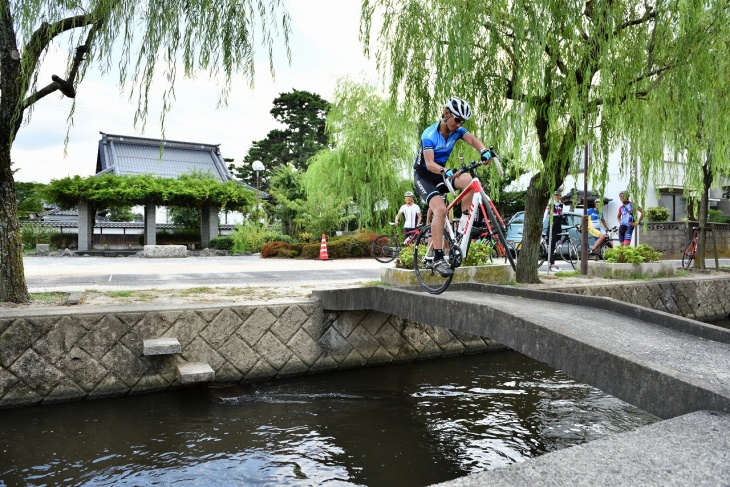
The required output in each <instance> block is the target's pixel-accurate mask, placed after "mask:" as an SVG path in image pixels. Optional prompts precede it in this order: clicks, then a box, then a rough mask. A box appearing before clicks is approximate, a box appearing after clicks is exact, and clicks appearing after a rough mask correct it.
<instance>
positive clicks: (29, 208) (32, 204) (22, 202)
mask: <svg viewBox="0 0 730 487" xmlns="http://www.w3.org/2000/svg"><path fill="white" fill-rule="evenodd" d="M45 187H46V185H45V184H43V183H21V182H18V183H16V184H15V197H16V200H17V208H18V218H20V219H27V218H28V217H29V216H30V215H33V214H38V213H41V212H43V210H44V207H43V188H45Z"/></svg>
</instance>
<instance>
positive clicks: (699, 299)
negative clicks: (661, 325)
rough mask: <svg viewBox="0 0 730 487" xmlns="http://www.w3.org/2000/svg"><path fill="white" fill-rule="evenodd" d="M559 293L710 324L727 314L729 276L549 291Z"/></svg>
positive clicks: (575, 287) (565, 288)
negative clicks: (607, 299) (660, 312)
mask: <svg viewBox="0 0 730 487" xmlns="http://www.w3.org/2000/svg"><path fill="white" fill-rule="evenodd" d="M551 290H552V291H557V292H561V293H568V294H580V295H583V296H602V297H606V298H613V299H616V300H618V301H622V302H624V303H630V304H635V305H637V306H642V307H644V308H649V309H655V310H658V311H664V312H667V313H672V314H675V315H679V316H684V317H685V318H691V319H695V320H700V321H710V320H715V319H719V318H726V317H727V316H728V313H730V275H727V274H724V275H720V276H716V277H698V278H694V279H691V278H685V279H678V280H667V279H657V280H654V281H636V282H633V283H626V282H622V283H616V284H608V283H606V284H604V285H601V286H570V287H563V288H556V289H551Z"/></svg>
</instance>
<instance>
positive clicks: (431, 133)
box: [413, 122, 467, 169]
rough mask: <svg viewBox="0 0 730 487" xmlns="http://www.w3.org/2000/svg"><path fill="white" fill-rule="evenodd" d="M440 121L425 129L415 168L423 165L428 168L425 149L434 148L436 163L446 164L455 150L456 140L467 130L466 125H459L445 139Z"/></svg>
mask: <svg viewBox="0 0 730 487" xmlns="http://www.w3.org/2000/svg"><path fill="white" fill-rule="evenodd" d="M440 123H441V122H436V123H435V124H433V125H431V126H429V127H428V128H426V130H424V131H423V134H422V135H421V150H420V151H418V155H417V156H416V160H415V163H414V164H413V167H414V168H416V167H421V168H423V169H426V160H425V159H424V158H423V151H425V150H432V151H433V160H434V161H435V162H436V164H438V165H440V166H444V165H445V164H446V161H448V160H449V156H450V155H451V151H453V150H454V145H455V144H456V142H457V141H458V140H459V139H463V138H464V135H465V134H466V132H467V131H466V129H465V128H464V127H459V128H458V129H456V131H455V132H452V133H451V134H450V135H449V137H448V139H444V137H443V135H441V133H440V132H439V124H440Z"/></svg>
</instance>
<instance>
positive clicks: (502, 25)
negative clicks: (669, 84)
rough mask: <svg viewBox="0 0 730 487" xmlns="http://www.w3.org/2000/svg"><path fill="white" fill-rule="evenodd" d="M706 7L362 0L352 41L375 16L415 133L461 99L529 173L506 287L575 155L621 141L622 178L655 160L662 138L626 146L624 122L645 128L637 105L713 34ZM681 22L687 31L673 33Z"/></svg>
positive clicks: (665, 0)
mask: <svg viewBox="0 0 730 487" xmlns="http://www.w3.org/2000/svg"><path fill="white" fill-rule="evenodd" d="M709 3H710V5H709V6H708V4H707V2H683V1H679V0H653V1H652V0H648V1H641V2H637V1H627V0H589V1H584V0H568V1H566V0H545V1H541V2H533V1H531V0H484V1H479V2H477V1H473V0H456V1H454V0H450V1H446V0H405V1H404V2H398V3H396V2H392V1H390V0H363V5H362V15H363V16H362V29H361V37H362V38H363V39H370V38H371V29H372V26H373V19H374V18H377V17H378V16H382V19H383V22H382V28H381V31H380V32H379V35H378V36H377V38H378V39H379V40H380V44H379V48H378V50H377V56H376V57H377V61H378V66H379V69H381V70H382V73H383V74H384V76H385V78H386V79H389V80H390V90H391V95H392V96H393V97H404V98H405V99H406V100H407V101H408V104H407V105H408V106H411V107H416V108H417V110H418V112H417V113H415V114H414V115H415V116H417V117H418V119H419V120H421V123H422V124H423V125H425V123H426V120H429V119H432V118H433V117H434V116H435V115H437V114H438V112H439V111H440V109H441V104H442V103H443V101H444V100H445V99H447V98H448V97H449V96H451V95H452V94H453V95H457V96H461V97H464V98H466V99H467V100H469V101H470V102H472V104H473V108H474V110H475V113H476V116H475V117H476V121H475V123H474V124H473V127H476V130H475V132H476V135H477V137H479V138H481V140H483V141H485V143H487V144H493V145H494V146H495V148H496V149H497V151H498V152H500V149H501V151H502V152H509V153H511V154H513V155H514V156H513V157H514V159H513V162H515V160H517V161H518V163H519V164H521V165H522V166H523V167H524V169H525V170H527V171H532V172H533V173H534V175H533V177H532V178H531V179H530V183H529V187H528V190H527V195H526V208H525V227H524V239H523V247H522V250H521V254H520V255H521V258H520V259H519V262H518V266H517V280H518V281H519V282H538V275H537V269H536V266H535V265H534V263H535V262H536V261H537V255H538V250H539V242H540V233H541V231H542V216H543V211H544V209H545V207H546V205H547V203H548V200H549V197H550V195H551V194H552V192H553V190H554V189H556V188H557V187H559V186H560V185H561V184H562V182H563V180H564V179H565V177H566V176H567V175H568V174H569V173H570V172H571V171H574V172H577V170H578V164H577V160H578V157H579V156H578V153H579V149H580V147H582V146H583V145H584V144H586V143H588V142H591V144H592V146H593V147H594V154H595V159H596V160H598V161H608V155H609V153H610V152H611V151H612V149H613V148H614V147H616V146H617V145H618V144H622V145H623V146H624V147H625V150H623V151H622V171H623V172H625V173H629V171H628V170H627V169H628V168H630V167H633V164H634V162H635V161H636V159H637V158H638V157H640V158H641V160H642V163H643V164H645V165H646V166H645V167H649V166H650V165H655V166H656V165H659V164H663V161H664V158H663V151H662V150H657V149H658V147H661V146H662V141H657V142H656V144H655V145H653V146H652V145H650V144H633V142H634V141H635V137H634V134H635V133H637V132H639V130H637V127H636V125H635V124H637V123H655V122H656V120H651V119H650V118H649V116H648V114H647V112H646V110H645V108H644V106H643V104H644V103H645V102H646V99H647V98H648V97H650V96H651V95H652V91H654V89H655V88H656V87H657V86H658V85H660V84H661V82H662V80H663V78H664V77H665V76H666V74H667V73H668V72H669V71H671V70H673V69H677V68H681V67H682V66H683V65H684V64H685V63H686V62H687V57H686V56H687V55H688V54H691V53H692V50H693V49H700V48H701V47H702V46H701V44H702V43H701V36H700V35H698V33H700V32H701V33H702V34H703V35H713V34H715V32H714V30H713V29H714V28H713V27H712V26H711V25H710V24H711V19H712V16H713V15H726V11H725V10H724V9H725V6H726V5H727V1H722V2H720V0H716V1H714V2H713V1H711V2H709ZM376 14H377V15H376ZM685 17H687V18H692V19H693V21H694V22H695V23H694V25H689V24H688V25H687V29H679V28H678V22H680V19H683V18H685ZM368 49H369V48H368V47H367V46H366V52H368ZM703 86H704V83H699V84H698V85H697V89H700V90H701V89H703ZM642 117H643V118H642ZM627 141H628V142H629V143H628V144H626V142H627ZM643 170H644V169H643ZM597 173H598V178H597V179H594V181H596V180H598V181H600V184H598V186H605V183H606V178H607V174H608V173H607V171H606V170H605V168H598V170H597ZM637 189H638V190H639V191H638V193H640V192H641V190H642V189H643V188H637Z"/></svg>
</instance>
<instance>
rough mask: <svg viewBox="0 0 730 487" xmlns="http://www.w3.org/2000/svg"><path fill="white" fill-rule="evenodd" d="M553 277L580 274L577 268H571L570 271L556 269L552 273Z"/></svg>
mask: <svg viewBox="0 0 730 487" xmlns="http://www.w3.org/2000/svg"><path fill="white" fill-rule="evenodd" d="M553 275H554V276H555V277H575V276H580V271H579V270H577V269H576V270H572V271H557V272H555V273H554V274H553Z"/></svg>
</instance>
